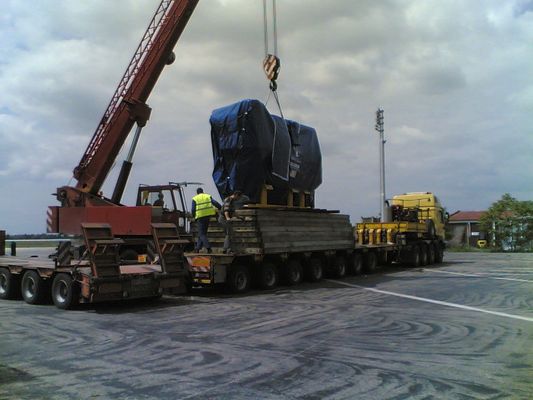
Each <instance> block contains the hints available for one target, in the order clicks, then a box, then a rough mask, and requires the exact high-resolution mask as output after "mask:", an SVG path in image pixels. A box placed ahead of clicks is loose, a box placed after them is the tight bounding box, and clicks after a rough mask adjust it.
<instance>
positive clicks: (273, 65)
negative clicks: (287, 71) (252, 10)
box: [263, 0, 285, 120]
mask: <svg viewBox="0 0 533 400" xmlns="http://www.w3.org/2000/svg"><path fill="white" fill-rule="evenodd" d="M263 26H264V29H263V31H264V40H265V59H264V61H263V70H264V72H265V75H266V77H267V79H268V80H269V81H270V92H269V96H268V98H267V101H266V102H267V103H268V99H270V93H272V95H273V96H274V99H275V100H276V104H277V106H278V109H279V112H280V114H281V118H283V119H284V120H285V117H284V116H283V111H282V109H281V103H280V101H279V96H278V92H277V89H278V84H277V79H278V76H279V70H280V67H281V63H280V60H279V57H278V24H277V12H276V0H272V39H273V54H270V53H269V44H268V36H269V35H268V10H267V0H263Z"/></svg>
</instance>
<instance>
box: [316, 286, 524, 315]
mask: <svg viewBox="0 0 533 400" xmlns="http://www.w3.org/2000/svg"><path fill="white" fill-rule="evenodd" d="M325 280H326V281H327V282H332V283H336V284H338V285H344V286H349V287H352V288H356V289H363V290H368V291H370V292H374V293H380V294H386V295H389V296H396V297H402V298H404V299H410V300H416V301H423V302H425V303H432V304H438V305H440V306H446V307H455V308H459V309H462V310H468V311H476V312H481V313H485V314H492V315H497V316H499V317H505V318H512V319H519V320H522V321H528V322H533V318H530V317H522V316H521V315H513V314H507V313H503V312H498V311H490V310H484V309H483V308H477V307H470V306H465V305H462V304H456V303H449V302H447V301H440V300H433V299H428V298H426V297H418V296H411V295H409V294H402V293H396V292H389V291H388V290H381V289H375V288H369V287H365V286H359V285H354V284H351V283H348V282H342V281H337V280H333V279H325Z"/></svg>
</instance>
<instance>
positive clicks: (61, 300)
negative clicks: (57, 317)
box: [52, 273, 80, 310]
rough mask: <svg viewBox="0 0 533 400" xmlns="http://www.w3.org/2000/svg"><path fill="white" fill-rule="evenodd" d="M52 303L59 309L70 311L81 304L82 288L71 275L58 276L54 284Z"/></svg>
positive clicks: (62, 274)
mask: <svg viewBox="0 0 533 400" xmlns="http://www.w3.org/2000/svg"><path fill="white" fill-rule="evenodd" d="M52 301H53V302H54V304H55V306H56V307H57V308H61V309H63V310H68V309H70V308H73V307H76V306H77V305H78V304H79V302H80V286H79V284H78V282H76V281H75V280H74V279H72V276H71V275H69V274H64V273H61V274H57V275H56V276H55V278H54V281H53V282H52Z"/></svg>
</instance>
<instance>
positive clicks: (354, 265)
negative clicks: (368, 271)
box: [346, 253, 363, 275]
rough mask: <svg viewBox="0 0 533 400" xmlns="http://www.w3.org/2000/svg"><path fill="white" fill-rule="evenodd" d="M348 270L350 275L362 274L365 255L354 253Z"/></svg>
mask: <svg viewBox="0 0 533 400" xmlns="http://www.w3.org/2000/svg"><path fill="white" fill-rule="evenodd" d="M346 272H348V274H350V275H361V272H363V257H361V254H359V253H354V254H352V256H351V257H350V261H349V262H348V268H347V271H346Z"/></svg>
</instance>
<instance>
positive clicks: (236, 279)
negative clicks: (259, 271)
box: [226, 265, 250, 294]
mask: <svg viewBox="0 0 533 400" xmlns="http://www.w3.org/2000/svg"><path fill="white" fill-rule="evenodd" d="M226 288H227V290H228V292H230V293H236V294H240V293H246V292H247V291H248V290H249V289H250V271H249V269H248V268H247V267H245V266H244V265H232V266H231V267H230V270H229V274H228V277H227V280H226Z"/></svg>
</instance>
